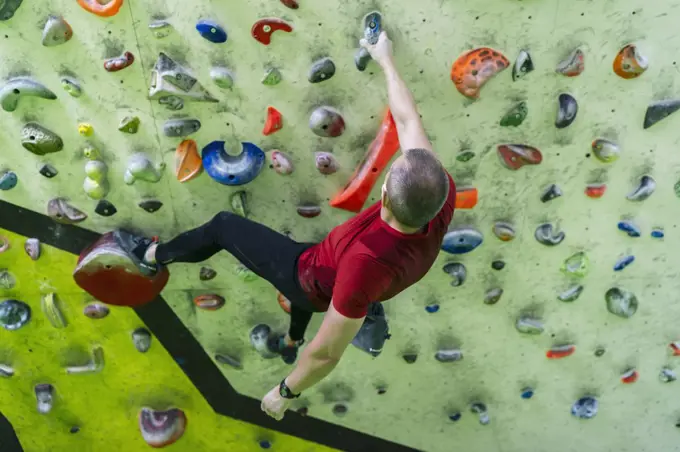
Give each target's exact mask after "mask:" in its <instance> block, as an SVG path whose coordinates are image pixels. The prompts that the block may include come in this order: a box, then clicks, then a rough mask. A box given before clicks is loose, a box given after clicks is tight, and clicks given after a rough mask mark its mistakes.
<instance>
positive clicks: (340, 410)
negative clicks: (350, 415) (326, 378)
mask: <svg viewBox="0 0 680 452" xmlns="http://www.w3.org/2000/svg"><path fill="white" fill-rule="evenodd" d="M347 411H349V408H347V405H345V404H343V403H336V404H335V405H334V406H333V414H335V415H336V416H338V417H343V416H344V415H345V414H347Z"/></svg>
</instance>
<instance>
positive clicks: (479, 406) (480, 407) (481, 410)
mask: <svg viewBox="0 0 680 452" xmlns="http://www.w3.org/2000/svg"><path fill="white" fill-rule="evenodd" d="M470 411H472V412H473V413H475V414H477V415H479V423H480V424H482V425H488V424H489V423H490V422H491V418H490V417H489V412H488V410H487V408H486V405H484V404H483V403H480V402H476V403H473V404H472V405H470Z"/></svg>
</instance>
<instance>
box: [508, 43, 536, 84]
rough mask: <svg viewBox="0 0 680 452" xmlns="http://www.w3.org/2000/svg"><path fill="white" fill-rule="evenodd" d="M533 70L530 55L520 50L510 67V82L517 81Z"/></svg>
mask: <svg viewBox="0 0 680 452" xmlns="http://www.w3.org/2000/svg"><path fill="white" fill-rule="evenodd" d="M533 70H534V62H533V61H532V60H531V55H529V52H527V51H526V50H520V52H519V55H518V56H517V59H516V60H515V64H514V65H513V66H512V80H513V81H515V80H519V79H520V78H522V77H524V76H525V75H527V74H528V73H529V72H531V71H533Z"/></svg>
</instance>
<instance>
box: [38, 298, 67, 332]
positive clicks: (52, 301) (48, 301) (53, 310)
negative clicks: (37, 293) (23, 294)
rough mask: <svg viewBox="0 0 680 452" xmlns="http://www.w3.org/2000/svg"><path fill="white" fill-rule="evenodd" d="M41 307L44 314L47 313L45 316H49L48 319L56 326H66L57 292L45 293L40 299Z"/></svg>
mask: <svg viewBox="0 0 680 452" xmlns="http://www.w3.org/2000/svg"><path fill="white" fill-rule="evenodd" d="M40 307H41V308H42V312H43V314H45V317H47V320H49V322H50V324H51V325H52V326H53V327H54V328H65V327H66V319H65V318H64V314H62V312H61V309H59V300H57V295H56V294H54V293H48V294H46V295H43V296H42V298H41V300H40Z"/></svg>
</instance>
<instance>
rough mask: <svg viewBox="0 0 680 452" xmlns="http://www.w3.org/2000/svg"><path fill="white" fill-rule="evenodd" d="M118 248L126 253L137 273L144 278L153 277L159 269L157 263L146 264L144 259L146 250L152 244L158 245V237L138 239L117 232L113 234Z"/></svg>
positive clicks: (123, 232) (134, 236)
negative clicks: (140, 273) (137, 269)
mask: <svg viewBox="0 0 680 452" xmlns="http://www.w3.org/2000/svg"><path fill="white" fill-rule="evenodd" d="M113 236H114V238H115V239H116V242H117V243H118V246H120V247H121V248H122V249H123V250H124V251H125V252H127V253H128V254H129V255H130V257H131V258H132V260H133V261H134V263H135V265H136V266H137V268H139V271H140V272H142V274H143V275H145V276H155V275H156V273H158V270H159V269H160V265H159V264H157V263H151V262H148V261H147V260H146V259H144V255H145V254H146V250H147V249H149V246H151V245H153V244H154V243H158V237H153V238H151V239H148V238H146V237H140V236H137V235H134V234H131V233H129V232H127V231H124V230H118V231H115V232H114V233H113Z"/></svg>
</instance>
